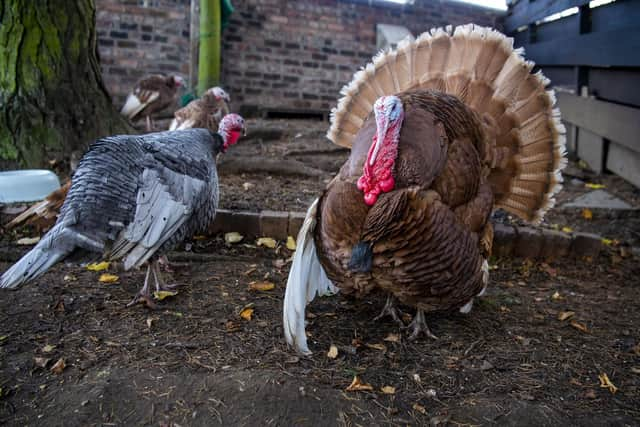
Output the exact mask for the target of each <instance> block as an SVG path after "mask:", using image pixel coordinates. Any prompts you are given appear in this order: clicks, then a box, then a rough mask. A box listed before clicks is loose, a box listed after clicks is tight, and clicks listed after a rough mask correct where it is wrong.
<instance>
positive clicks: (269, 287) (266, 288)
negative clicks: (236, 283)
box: [249, 282, 276, 291]
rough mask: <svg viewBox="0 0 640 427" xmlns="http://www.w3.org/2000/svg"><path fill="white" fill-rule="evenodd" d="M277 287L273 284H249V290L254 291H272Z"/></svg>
mask: <svg viewBox="0 0 640 427" xmlns="http://www.w3.org/2000/svg"><path fill="white" fill-rule="evenodd" d="M275 287H276V285H275V284H273V283H272V282H251V283H249V289H250V290H252V291H270V290H272V289H273V288H275Z"/></svg>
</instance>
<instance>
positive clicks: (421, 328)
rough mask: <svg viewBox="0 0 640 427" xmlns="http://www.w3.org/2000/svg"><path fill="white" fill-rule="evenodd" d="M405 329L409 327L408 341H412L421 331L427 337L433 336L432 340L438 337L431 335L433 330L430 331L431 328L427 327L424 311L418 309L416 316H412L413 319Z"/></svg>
mask: <svg viewBox="0 0 640 427" xmlns="http://www.w3.org/2000/svg"><path fill="white" fill-rule="evenodd" d="M405 329H411V335H409V340H410V341H413V340H415V339H416V338H418V337H419V336H420V333H421V332H422V333H424V334H425V335H426V336H428V337H429V338H433V339H434V340H437V339H438V337H437V336H435V335H433V332H431V330H430V329H429V326H428V325H427V320H426V319H425V316H424V311H423V310H420V309H419V310H418V312H417V313H416V316H415V317H414V318H413V321H411V323H410V324H409V326H407V327H406V328H405Z"/></svg>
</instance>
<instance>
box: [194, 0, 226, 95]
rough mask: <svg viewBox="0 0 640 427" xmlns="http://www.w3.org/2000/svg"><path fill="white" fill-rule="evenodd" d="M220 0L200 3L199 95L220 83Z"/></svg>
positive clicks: (202, 0) (205, 0)
mask: <svg viewBox="0 0 640 427" xmlns="http://www.w3.org/2000/svg"><path fill="white" fill-rule="evenodd" d="M220 9H221V8H220V0H201V1H200V49H199V53H198V95H199V96H200V95H202V94H203V93H204V92H205V91H206V90H207V89H208V88H210V87H211V86H216V85H218V84H219V83H220V36H221V29H222V27H221V10H220Z"/></svg>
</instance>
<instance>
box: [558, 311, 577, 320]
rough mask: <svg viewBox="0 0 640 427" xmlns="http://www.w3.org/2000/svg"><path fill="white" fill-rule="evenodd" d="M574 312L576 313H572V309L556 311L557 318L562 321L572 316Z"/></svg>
mask: <svg viewBox="0 0 640 427" xmlns="http://www.w3.org/2000/svg"><path fill="white" fill-rule="evenodd" d="M574 314H576V313H574V312H573V311H561V312H560V313H558V320H559V321H561V322H564V321H565V320H567V319H568V318H570V317H573V315H574Z"/></svg>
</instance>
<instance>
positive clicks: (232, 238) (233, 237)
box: [224, 231, 244, 243]
mask: <svg viewBox="0 0 640 427" xmlns="http://www.w3.org/2000/svg"><path fill="white" fill-rule="evenodd" d="M243 238H244V236H243V235H242V234H240V233H238V232H237V231H232V232H230V233H224V241H225V242H227V243H238V242H240V241H241V240H242V239H243Z"/></svg>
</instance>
